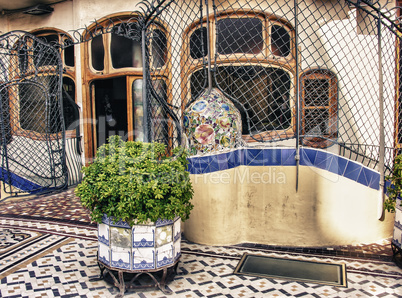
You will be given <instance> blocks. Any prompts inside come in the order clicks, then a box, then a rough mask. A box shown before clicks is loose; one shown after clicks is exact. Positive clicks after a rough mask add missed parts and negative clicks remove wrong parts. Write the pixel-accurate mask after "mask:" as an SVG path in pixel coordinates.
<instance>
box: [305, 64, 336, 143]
mask: <svg viewBox="0 0 402 298" xmlns="http://www.w3.org/2000/svg"><path fill="white" fill-rule="evenodd" d="M307 80H320V81H327V82H328V93H327V95H328V104H322V103H321V104H320V103H318V104H317V103H314V100H317V98H313V97H314V96H316V97H318V96H320V95H321V96H322V95H323V92H322V91H323V89H321V90H318V92H317V90H314V92H312V93H314V94H308V93H307V89H306V88H305V86H306V82H307ZM321 86H323V84H322V83H321ZM321 86H318V87H319V88H321ZM325 86H326V85H325ZM300 95H301V96H300V98H301V133H302V135H303V136H304V137H303V139H302V144H303V145H305V146H309V147H314V148H327V147H329V146H331V145H333V144H334V143H335V141H336V140H337V138H338V78H337V77H336V75H335V74H334V73H333V72H332V71H330V70H329V69H308V70H305V71H303V72H302V73H301V75H300ZM314 110H315V111H317V110H320V111H326V113H328V118H327V119H324V117H323V119H321V121H318V123H319V124H321V125H325V126H326V129H325V130H326V131H325V132H324V133H322V134H321V135H314V134H313V135H309V131H308V128H309V127H311V125H312V122H314V124H315V123H316V121H317V120H316V119H314V121H312V120H311V121H310V120H309V116H308V114H309V112H311V113H313V112H314ZM321 115H322V114H321ZM309 121H310V123H309Z"/></svg>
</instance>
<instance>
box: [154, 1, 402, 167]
mask: <svg viewBox="0 0 402 298" xmlns="http://www.w3.org/2000/svg"><path fill="white" fill-rule="evenodd" d="M165 5H166V8H165V9H163V10H160V11H158V15H157V18H158V20H160V22H161V23H163V24H167V25H166V27H165V28H166V31H165V32H164V33H163V34H162V35H157V36H156V35H155V34H154V33H153V34H151V33H149V34H148V37H149V40H148V47H149V50H148V52H149V61H164V65H165V66H167V67H166V70H165V72H163V76H165V77H166V78H168V80H166V86H165V89H164V91H163V92H166V93H167V95H166V98H167V100H166V102H167V105H168V106H169V110H170V111H171V114H172V115H173V114H174V115H175V116H174V117H173V116H172V115H170V116H167V119H169V121H167V122H168V123H165V122H160V121H159V122H158V125H159V126H158V127H159V129H160V130H164V131H165V135H169V134H171V133H172V129H173V128H174V129H176V128H177V133H180V129H179V126H178V125H177V126H175V125H174V124H173V123H175V122H176V121H178V120H180V118H181V117H182V112H183V110H184V109H185V108H186V107H188V106H189V104H190V103H192V102H193V101H195V100H196V99H197V97H198V96H199V95H200V94H201V93H202V92H203V91H204V90H205V89H206V88H211V87H215V88H218V89H220V90H221V91H222V92H223V93H224V94H225V95H226V96H227V97H229V98H230V99H231V101H232V102H233V103H234V104H235V106H236V107H237V108H238V110H239V111H240V113H241V115H242V133H243V139H244V140H245V141H247V144H248V145H249V146H252V145H255V144H258V143H261V142H264V143H267V145H272V146H306V147H314V148H321V149H324V150H330V151H331V152H334V153H337V154H340V155H343V156H345V157H347V158H350V159H354V160H358V161H359V162H362V163H364V164H365V165H367V166H369V167H371V168H375V169H378V163H379V160H380V143H381V142H382V143H383V145H384V147H385V157H384V159H385V167H386V168H387V169H389V168H391V167H392V161H393V157H394V153H395V152H394V148H395V147H398V146H399V145H398V144H399V141H398V140H399V139H398V137H396V138H395V136H399V135H400V133H399V128H400V127H402V125H401V124H397V123H396V121H398V123H399V121H400V120H399V110H398V109H401V108H400V104H399V102H400V100H399V99H400V97H398V100H397V101H395V99H396V97H397V96H399V95H398V94H399V91H398V90H399V89H398V88H396V87H395V86H396V85H398V84H399V72H400V70H399V69H400V68H399V64H398V63H397V55H398V57H399V54H398V53H399V52H398V53H397V47H396V44H397V42H398V40H399V37H398V36H399V35H398V30H399V29H398V28H397V26H396V23H397V14H396V13H397V10H395V9H391V6H390V5H391V4H390V1H388V2H387V1H375V2H370V1H348V0H344V1H267V0H262V1H258V0H256V1H204V0H201V1H180V2H173V1H165ZM165 40H167V41H168V44H167V49H168V50H167V51H163V50H160V49H159V48H158V45H159V44H163V42H164V41H165ZM162 41H163V42H162ZM169 41H170V43H169ZM398 47H399V43H398ZM398 49H399V48H398ZM398 59H400V58H398ZM150 63H152V62H150ZM150 69H151V71H150V79H149V80H150V81H152V82H153V81H154V80H156V79H157V78H158V77H159V76H160V74H161V73H160V72H159V73H158V75H155V76H153V66H152V64H151V67H150ZM398 71H399V72H398ZM209 77H211V78H212V79H211V80H209ZM152 84H154V83H152ZM397 93H398V94H397ZM154 98H155V96H154V95H151V100H150V102H151V105H153V104H152V102H153V101H154ZM381 119H382V121H383V124H381V122H382V121H381ZM162 123H163V124H162ZM155 130H158V129H157V128H155ZM175 131H176V130H175ZM381 133H383V136H381ZM400 139H402V138H400ZM178 140H179V138H178V136H176V138H175V140H174V142H173V143H178Z"/></svg>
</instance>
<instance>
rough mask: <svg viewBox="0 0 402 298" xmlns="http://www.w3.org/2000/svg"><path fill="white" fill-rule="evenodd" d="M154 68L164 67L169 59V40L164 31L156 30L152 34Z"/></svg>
mask: <svg viewBox="0 0 402 298" xmlns="http://www.w3.org/2000/svg"><path fill="white" fill-rule="evenodd" d="M152 57H153V58H152V62H153V68H159V67H163V66H164V65H165V63H166V59H167V38H166V34H165V32H163V31H162V30H158V29H156V30H154V31H153V34H152Z"/></svg>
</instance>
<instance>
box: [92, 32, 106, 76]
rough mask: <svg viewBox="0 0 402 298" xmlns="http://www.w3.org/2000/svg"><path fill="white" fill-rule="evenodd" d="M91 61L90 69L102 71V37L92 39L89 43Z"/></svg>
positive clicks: (103, 55) (103, 50)
mask: <svg viewBox="0 0 402 298" xmlns="http://www.w3.org/2000/svg"><path fill="white" fill-rule="evenodd" d="M91 58H92V59H91V61H92V67H93V68H94V69H95V70H99V71H101V70H103V68H104V67H105V66H104V61H103V60H104V58H105V48H104V46H103V39H102V35H98V36H96V37H94V38H93V39H92V41H91Z"/></svg>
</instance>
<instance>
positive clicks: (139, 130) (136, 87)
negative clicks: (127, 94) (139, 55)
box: [132, 79, 144, 141]
mask: <svg viewBox="0 0 402 298" xmlns="http://www.w3.org/2000/svg"><path fill="white" fill-rule="evenodd" d="M132 93H133V118H134V119H133V122H134V127H133V130H134V141H144V104H143V101H142V79H138V80H135V81H134V82H133V85H132Z"/></svg>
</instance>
